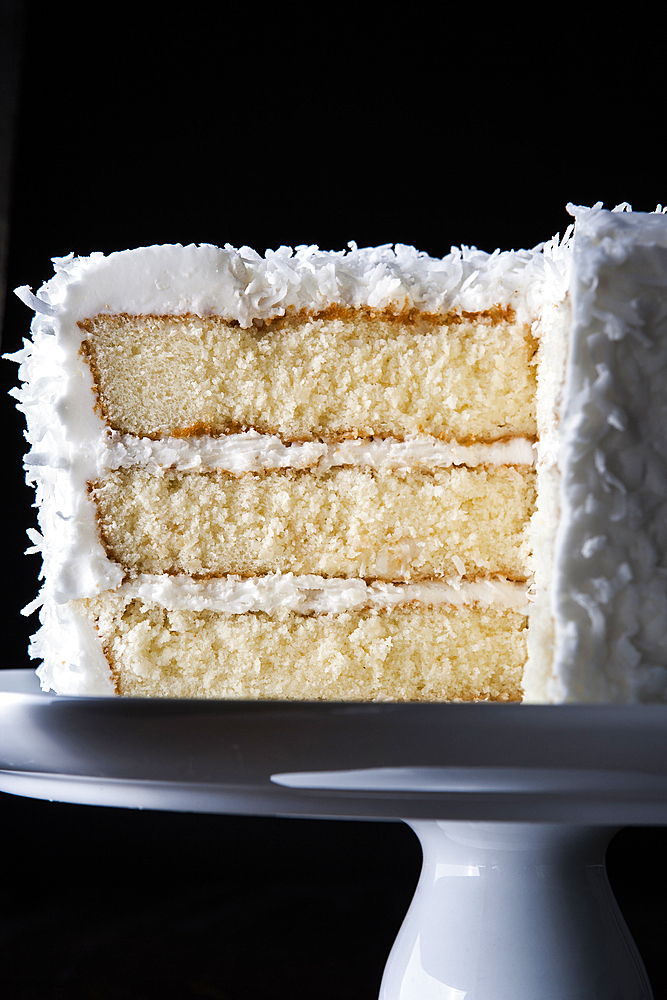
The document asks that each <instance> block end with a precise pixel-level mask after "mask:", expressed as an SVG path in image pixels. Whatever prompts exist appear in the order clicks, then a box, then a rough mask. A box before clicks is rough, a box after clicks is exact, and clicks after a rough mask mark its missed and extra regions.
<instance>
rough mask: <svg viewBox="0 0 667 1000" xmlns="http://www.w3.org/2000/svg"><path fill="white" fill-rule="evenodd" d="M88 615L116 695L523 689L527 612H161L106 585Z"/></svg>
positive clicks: (496, 695) (430, 694)
mask: <svg viewBox="0 0 667 1000" xmlns="http://www.w3.org/2000/svg"><path fill="white" fill-rule="evenodd" d="M78 603H79V604H80V605H81V606H82V610H84V613H85V614H87V615H88V616H90V617H92V619H93V620H94V621H95V624H96V627H97V629H98V632H99V634H100V637H101V640H102V643H103V645H104V649H105V653H106V655H107V657H108V659H109V662H110V664H111V671H112V675H113V677H114V680H115V683H116V687H117V691H118V693H120V694H122V695H131V696H151V697H172V698H192V697H205V698H230V699H242V698H254V699H303V700H310V701H319V700H324V699H327V700H332V699H333V700H351V701H355V700H359V701H362V700H364V701H368V700H382V701H394V700H401V701H443V700H459V699H460V700H466V701H470V700H480V699H482V700H500V701H517V700H520V699H521V696H522V691H521V676H522V671H523V664H524V662H525V657H526V644H525V636H526V618H525V615H523V614H521V613H520V612H514V611H506V610H502V609H498V608H493V607H484V608H482V607H480V606H475V605H473V606H469V607H462V608H452V607H429V606H420V605H416V604H409V605H403V606H400V607H398V608H394V609H392V610H391V611H377V610H366V611H363V610H362V611H354V612H347V613H343V614H321V615H299V614H295V613H293V612H285V613H283V614H279V615H268V614H265V613H257V612H254V613H248V614H243V615H233V614H226V613H222V612H213V611H198V612H194V611H173V610H172V611H170V610H168V609H166V608H163V607H161V606H158V605H153V606H149V605H143V604H142V603H141V602H139V601H137V600H129V601H128V600H126V599H124V598H123V597H122V596H119V595H116V594H113V593H107V594H104V595H102V596H101V597H99V598H96V599H91V600H84V601H81V602H78Z"/></svg>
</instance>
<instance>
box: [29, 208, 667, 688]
mask: <svg viewBox="0 0 667 1000" xmlns="http://www.w3.org/2000/svg"><path fill="white" fill-rule="evenodd" d="M623 208H626V206H622V209H623ZM573 212H574V214H575V215H576V225H575V227H574V232H573V231H572V229H571V230H570V231H568V233H567V234H566V236H565V238H564V239H563V240H559V239H554V240H551V241H549V242H548V243H545V244H543V245H541V246H540V247H537V248H535V249H534V250H531V251H519V252H499V251H496V252H495V253H493V254H486V253H483V252H481V251H478V250H476V249H474V248H462V249H453V250H452V251H451V253H450V254H449V255H448V256H447V257H445V258H443V259H442V260H440V259H434V258H430V257H428V256H427V255H426V254H423V253H418V252H417V251H415V250H414V249H412V248H410V247H405V246H396V247H394V248H392V247H389V246H386V247H378V248H371V249H357V248H356V247H355V246H354V245H351V246H350V248H349V250H348V251H347V252H322V251H320V250H318V249H317V248H316V247H301V248H298V249H297V250H296V251H295V252H294V251H292V250H290V249H289V248H284V247H283V248H281V249H279V250H277V251H275V252H270V251H267V253H266V255H265V256H264V257H261V256H260V255H258V254H257V253H255V252H254V251H252V250H250V249H249V248H247V247H244V248H241V249H240V250H236V249H234V248H232V247H230V246H227V247H225V248H217V247H213V246H208V245H202V246H185V247H184V246H178V245H177V246H166V247H147V248H143V249H139V250H131V251H123V252H119V253H114V254H111V255H109V256H106V257H105V256H103V255H102V254H94V255H92V256H91V257H89V258H85V259H83V258H75V257H74V256H72V255H70V256H69V257H67V258H60V259H57V260H55V261H54V264H55V267H56V274H55V277H54V278H53V279H51V281H49V282H48V283H47V284H46V285H44V286H43V287H42V288H41V289H40V290H39V292H38V293H37V295H33V294H32V292H31V291H30V290H29V289H28V288H26V287H24V288H22V289H19V290H18V293H19V294H20V295H21V297H22V298H23V299H24V300H25V301H26V302H27V303H28V304H29V305H31V306H32V307H33V308H34V309H35V312H36V316H35V318H34V320H33V324H32V341H31V342H26V345H25V347H24V349H23V351H21V352H19V353H18V354H17V355H15V356H14V358H15V359H16V360H18V361H19V362H20V364H21V368H20V377H21V380H22V382H23V386H22V388H21V389H19V390H17V391H16V393H15V394H16V395H17V398H18V400H19V406H20V408H21V409H23V411H24V412H25V414H26V417H27V421H28V431H27V437H28V440H29V442H30V445H31V450H30V452H29V454H28V455H27V457H26V469H27V475H28V479H29V481H30V482H33V483H35V485H36V487H37V501H38V506H39V522H40V532H36V531H31V532H30V534H31V538H32V541H33V543H34V550H35V551H40V552H41V553H42V557H43V561H44V566H43V577H44V585H43V588H42V592H41V595H40V598H39V603H40V604H41V612H40V614H41V621H42V627H41V629H40V631H39V632H38V634H37V636H36V637H35V638H34V639H33V643H32V654H33V655H34V656H36V657H39V658H40V659H42V660H43V664H42V666H41V667H40V668H39V671H38V673H39V675H40V678H41V681H42V684H43V686H45V687H47V688H52V689H54V690H56V691H58V692H62V693H69V694H99V693H114V692H115V693H118V694H124V695H135V696H146V695H148V696H171V697H215V698H271V699H275V698H278V699H287V698H290V699H292V698H306V699H313V700H318V699H325V698H327V699H341V700H350V699H352V700H354V699H359V700H361V699H363V700H366V699H374V700H454V699H455V700H479V699H492V700H498V701H508V700H510V701H516V700H520V699H522V698H524V699H525V700H529V701H551V702H562V701H652V700H664V698H665V696H666V695H667V670H666V669H665V666H664V665H665V664H666V663H667V561H666V552H667V516H665V515H666V513H667V508H665V506H664V505H665V503H666V502H667V475H666V474H665V473H666V471H667V470H666V467H665V457H666V454H667V448H666V447H665V445H664V443H663V442H664V440H665V434H664V428H665V418H666V414H665V412H664V410H665V407H666V406H667V404H666V403H665V398H666V397H665V389H666V388H667V378H666V375H665V372H666V371H667V367H666V361H667V346H666V345H667V339H665V337H664V325H665V323H666V322H667V308H665V301H667V299H666V298H665V283H666V281H667V220H665V218H664V216H663V215H662V214H660V213H654V214H651V215H645V214H640V213H631V212H629V211H624V210H616V211H614V212H606V211H604V210H602V208H601V207H600V206H596V207H595V208H594V209H576V210H574V209H573Z"/></svg>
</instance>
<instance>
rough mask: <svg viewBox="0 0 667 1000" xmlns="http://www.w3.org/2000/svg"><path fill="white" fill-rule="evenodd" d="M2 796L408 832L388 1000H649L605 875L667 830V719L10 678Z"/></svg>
mask: <svg viewBox="0 0 667 1000" xmlns="http://www.w3.org/2000/svg"><path fill="white" fill-rule="evenodd" d="M0 790H3V791H6V792H12V793H15V794H17V795H27V796H31V797H34V798H46V799H51V800H58V801H61V802H78V803H86V804H91V805H106V806H123V807H137V808H144V809H167V810H181V811H188V812H213V813H246V814H250V815H272V816H292V817H294V816H304V817H316V816H318V817H332V818H346V817H349V818H364V819H404V820H406V821H407V822H408V823H409V824H410V826H411V827H412V828H413V829H414V830H415V832H416V833H417V835H418V836H419V838H420V840H421V843H422V847H423V851H424V864H423V870H422V874H421V878H420V881H419V885H418V887H417V891H416V894H415V898H414V900H413V902H412V905H411V906H410V909H409V911H408V914H407V916H406V918H405V921H404V923H403V926H402V928H401V931H400V933H399V936H398V938H397V940H396V943H395V945H394V947H393V949H392V952H391V954H390V956H389V960H388V963H387V967H386V970H385V975H384V979H383V982H382V988H381V993H380V996H381V998H382V1000H464V998H465V1000H566V998H567V1000H647V998H650V997H651V995H652V994H651V988H650V986H649V983H648V980H647V978H646V974H645V972H644V969H643V965H642V962H641V959H640V958H639V955H638V953H637V951H636V949H635V946H634V944H633V942H632V939H631V937H630V935H629V932H628V930H627V927H626V926H625V923H624V921H623V918H622V916H621V914H620V911H619V909H618V907H617V905H616V902H615V900H614V897H613V895H612V892H611V889H610V886H609V883H608V881H607V878H606V875H605V869H604V852H605V847H606V844H607V842H608V840H609V839H610V837H611V835H612V834H613V833H614V832H615V831H616V830H617V829H618V828H619V826H624V825H627V824H641V825H650V824H667V706H611V705H606V706H585V705H572V706H527V705H498V704H477V705H447V704H443V705H440V704H438V705H434V704H391V703H387V704H340V703H317V704H311V703H298V702H297V703H294V702H292V703H271V702H259V703H256V702H253V703H251V702H226V701H180V700H173V701H171V700H159V699H121V698H88V697H85V698H84V697H56V696H54V695H50V694H44V693H42V692H41V691H40V690H39V687H38V684H37V681H36V678H35V675H34V674H33V672H32V671H30V670H7V671H1V672H0Z"/></svg>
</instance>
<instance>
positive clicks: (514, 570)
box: [91, 466, 535, 580]
mask: <svg viewBox="0 0 667 1000" xmlns="http://www.w3.org/2000/svg"><path fill="white" fill-rule="evenodd" d="M91 492H92V496H93V499H94V501H95V503H96V505H97V511H98V523H99V528H100V534H101V537H102V541H103V544H104V546H105V548H106V551H107V554H108V555H109V557H110V558H111V559H113V560H114V561H115V562H116V563H118V564H120V565H121V566H122V567H124V568H125V569H126V570H127V571H128V572H129V573H130V574H133V575H134V574H137V573H151V574H158V573H169V574H181V573H189V574H191V575H193V576H195V577H207V576H224V575H226V574H230V573H232V574H239V575H241V576H255V575H259V574H262V573H276V572H279V573H288V572H292V573H315V574H318V575H320V576H323V577H366V578H377V579H380V580H405V579H424V578H432V577H456V578H458V577H460V576H468V577H476V576H493V575H502V576H505V577H508V578H510V579H515V580H525V579H526V578H527V577H528V576H529V575H530V572H531V566H530V551H531V549H530V541H529V538H528V522H529V519H530V516H531V514H532V512H533V510H534V506H535V473H534V471H533V470H532V469H528V468H521V469H515V468H513V467H507V466H500V467H496V468H491V469H488V468H486V467H478V468H472V469H471V468H449V469H440V470H437V471H434V472H430V471H429V472H421V471H413V472H411V473H400V472H391V471H386V470H385V471H376V470H372V469H368V468H363V467H354V468H333V469H330V470H328V471H326V472H322V473H313V472H310V471H296V470H277V471H271V472H268V473H265V474H261V475H258V474H255V473H247V474H245V475H242V476H239V477H236V476H233V475H231V474H229V473H226V472H217V473H214V472H209V473H175V472H166V473H164V474H163V475H151V474H149V473H147V472H146V471H144V470H140V469H119V470H117V471H115V472H112V473H110V474H108V475H107V476H106V477H104V478H103V479H100V480H98V481H96V482H95V483H94V484H93V485H92V491H91Z"/></svg>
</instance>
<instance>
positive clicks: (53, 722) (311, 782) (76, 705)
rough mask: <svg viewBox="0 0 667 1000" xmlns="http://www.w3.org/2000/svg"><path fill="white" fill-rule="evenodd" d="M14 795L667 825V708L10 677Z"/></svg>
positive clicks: (9, 780) (4, 682)
mask: <svg viewBox="0 0 667 1000" xmlns="http://www.w3.org/2000/svg"><path fill="white" fill-rule="evenodd" d="M0 790H4V791H8V792H15V793H16V794H20V795H28V796H32V797H36V798H48V799H55V800H59V801H70V802H81V803H90V804H99V805H116V806H125V807H137V808H152V809H168V810H181V811H190V812H217V813H246V814H251V815H261V814H264V815H274V816H279V815H284V816H322V817H325V816H328V817H349V818H365V819H396V818H399V817H400V818H407V819H455V820H459V819H460V820H477V821H487V822H490V821H516V822H520V821H521V822H523V821H536V822H567V823H582V824H600V825H609V824H612V825H616V824H619V823H620V824H625V823H633V824H665V823H667V706H663V705H652V706H643V705H595V706H591V705H564V706H537V705H517V704H514V705H512V704H474V705H465V704H395V703H385V704H377V703H372V704H365V703H364V704H356V703H355V704H342V703H330V702H321V703H309V702H244V701H236V702H235V701H204V700H202V701H199V700H193V701H185V700H166V699H165V700H163V699H152V698H146V699H143V698H141V699H135V698H91V697H63V696H56V695H53V694H45V693H44V692H41V691H40V689H39V686H38V683H37V679H36V677H35V675H34V673H33V672H32V671H31V670H2V671H0Z"/></svg>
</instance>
